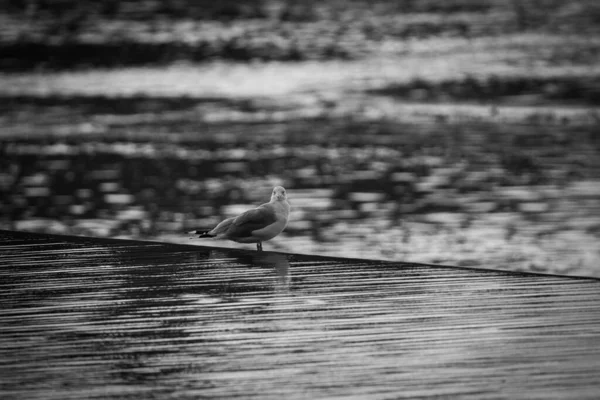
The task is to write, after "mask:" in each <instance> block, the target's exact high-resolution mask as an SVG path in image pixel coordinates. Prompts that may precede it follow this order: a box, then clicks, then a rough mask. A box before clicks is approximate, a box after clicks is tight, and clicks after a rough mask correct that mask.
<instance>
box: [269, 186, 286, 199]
mask: <svg viewBox="0 0 600 400" xmlns="http://www.w3.org/2000/svg"><path fill="white" fill-rule="evenodd" d="M283 200H287V193H286V192H285V189H284V188H283V187H282V186H275V187H274V188H273V194H272V195H271V201H283Z"/></svg>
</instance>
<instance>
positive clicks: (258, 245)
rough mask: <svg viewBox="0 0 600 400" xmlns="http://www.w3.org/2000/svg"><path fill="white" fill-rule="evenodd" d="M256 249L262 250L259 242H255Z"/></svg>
mask: <svg viewBox="0 0 600 400" xmlns="http://www.w3.org/2000/svg"><path fill="white" fill-rule="evenodd" d="M256 251H263V249H262V243H261V242H258V243H256Z"/></svg>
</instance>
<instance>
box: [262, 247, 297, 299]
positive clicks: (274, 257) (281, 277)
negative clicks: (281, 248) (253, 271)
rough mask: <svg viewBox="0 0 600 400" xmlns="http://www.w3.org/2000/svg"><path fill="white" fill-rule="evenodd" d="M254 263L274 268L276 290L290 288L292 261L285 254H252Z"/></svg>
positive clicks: (286, 290) (280, 290)
mask: <svg viewBox="0 0 600 400" xmlns="http://www.w3.org/2000/svg"><path fill="white" fill-rule="evenodd" d="M252 263H253V264H254V265H259V266H262V267H267V268H271V269H273V271H274V272H275V279H274V286H275V291H276V292H288V291H289V290H290V282H291V277H290V262H289V260H288V258H287V256H286V255H285V254H281V253H271V252H262V253H255V254H253V255H252Z"/></svg>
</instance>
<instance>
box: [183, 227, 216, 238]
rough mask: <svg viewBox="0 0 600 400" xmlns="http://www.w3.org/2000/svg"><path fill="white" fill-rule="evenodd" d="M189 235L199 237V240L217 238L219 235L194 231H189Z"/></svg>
mask: <svg viewBox="0 0 600 400" xmlns="http://www.w3.org/2000/svg"><path fill="white" fill-rule="evenodd" d="M188 234H190V235H198V237H199V238H212V237H215V236H217V235H213V234H211V233H210V231H202V230H199V229H197V230H193V231H189V232H188Z"/></svg>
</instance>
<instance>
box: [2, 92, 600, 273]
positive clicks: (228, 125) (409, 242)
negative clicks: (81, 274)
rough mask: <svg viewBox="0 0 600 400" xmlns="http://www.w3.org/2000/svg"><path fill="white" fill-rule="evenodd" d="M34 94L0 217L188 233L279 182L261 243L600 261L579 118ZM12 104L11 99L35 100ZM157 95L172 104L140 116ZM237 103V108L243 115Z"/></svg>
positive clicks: (422, 256) (519, 260) (595, 177)
mask: <svg viewBox="0 0 600 400" xmlns="http://www.w3.org/2000/svg"><path fill="white" fill-rule="evenodd" d="M45 101H48V102H50V104H44V105H43V107H41V108H40V111H39V112H40V115H41V116H40V117H39V119H34V120H32V122H31V123H28V122H27V120H26V119H25V117H24V116H22V115H21V114H19V113H18V112H16V111H15V112H12V111H11V112H12V114H10V113H9V114H8V116H5V117H4V120H3V124H4V126H5V127H7V129H9V130H11V131H15V132H17V131H22V132H23V135H22V136H14V137H12V138H11V139H6V140H1V141H0V159H1V161H0V163H1V165H2V170H1V172H0V193H1V195H2V201H3V207H2V210H1V212H0V226H1V227H4V228H10V229H18V230H32V231H43V232H56V233H71V234H82V235H93V236H120V237H131V238H149V239H157V240H163V241H164V240H166V241H175V242H186V243H190V242H189V239H188V237H187V236H185V235H184V232H186V231H187V230H190V229H192V228H194V229H195V228H210V227H212V226H213V225H214V224H216V223H217V222H218V221H219V220H220V219H222V218H224V217H227V216H231V215H234V214H236V213H238V212H241V211H243V210H245V209H247V208H249V207H252V206H254V205H257V204H260V203H262V202H265V201H267V200H268V198H269V193H270V191H271V188H272V186H274V185H278V184H282V185H284V186H285V187H286V188H287V189H288V192H289V194H290V199H291V202H292V206H293V212H292V215H291V222H290V224H289V226H288V228H287V229H286V231H285V232H284V234H283V235H281V236H280V237H278V238H276V239H274V240H273V241H271V242H269V243H267V244H266V246H267V248H270V249H275V250H281V251H286V252H295V253H313V254H328V255H344V256H353V257H361V258H375V259H393V260H402V261H417V262H429V263H444V264H454V265H462V266H481V267H488V268H504V269H511V270H531V271H547V272H555V273H563V274H574V275H599V274H600V270H599V269H598V265H600V249H599V248H598V246H597V242H598V239H599V238H598V236H599V235H600V179H599V176H600V173H599V171H600V165H599V162H598V160H600V157H598V155H599V150H598V135H597V132H596V127H595V126H594V125H593V124H591V125H590V124H589V123H588V122H585V123H583V124H579V125H578V124H577V120H574V121H570V122H569V121H567V122H565V121H560V120H558V121H557V120H550V121H541V122H540V121H538V122H537V123H536V124H531V123H530V124H522V123H517V122H515V121H513V122H510V123H509V122H507V123H504V124H499V123H497V122H493V121H492V122H489V121H488V122H486V121H477V120H474V121H466V122H464V121H463V122H461V121H460V120H457V121H452V120H446V119H439V118H433V117H432V118H430V119H427V118H426V117H424V116H422V115H421V116H420V117H419V115H420V114H418V113H417V114H418V115H417V117H419V118H420V120H418V121H412V120H410V118H408V117H407V118H408V120H409V121H408V122H406V121H404V120H399V121H393V120H383V121H381V120H377V121H369V120H368V119H360V118H357V119H355V120H350V119H348V118H333V117H326V116H325V117H314V118H312V117H311V118H301V119H294V118H291V117H289V116H288V117H289V118H291V119H289V118H288V117H286V118H288V119H286V120H285V121H283V122H277V121H276V120H277V118H275V116H276V114H268V115H270V117H269V118H270V120H268V121H262V122H261V121H260V120H258V121H254V122H251V121H250V120H249V121H245V122H243V123H242V122H240V123H232V122H230V121H229V120H230V119H231V118H230V117H231V115H229V114H227V115H229V117H227V118H225V119H219V118H220V117H219V118H216V117H215V118H216V119H215V121H216V122H212V123H207V122H206V121H207V120H211V118H213V117H210V118H209V116H212V115H213V114H214V112H216V114H214V115H217V116H218V115H221V114H223V112H224V111H223V109H224V105H223V103H221V102H219V101H215V102H213V103H211V102H210V101H205V100H204V101H196V102H194V101H192V100H165V99H162V100H161V99H154V100H152V99H145V100H142V99H134V100H118V99H108V98H102V99H87V100H86V99H80V100H79V102H75V100H69V99H67V100H64V101H66V102H67V104H66V106H65V105H60V104H61V103H60V101H58V100H45ZM57 101H58V103H59V104H58V105H54V106H53V104H55V102H57ZM86 102H88V103H89V104H88V103H86ZM130 103H131V104H130ZM188 103H189V104H188ZM27 104H29V103H26V106H24V105H20V106H19V108H15V110H25V111H22V112H24V113H25V114H24V115H25V116H26V115H31V113H34V112H36V110H37V108H35V107H38V106H35V105H27ZM140 104H141V105H140ZM142 106H143V107H145V108H144V110H146V111H148V112H145V113H140V110H139V108H140V107H142ZM28 107H29V108H28ZM65 107H66V108H65ZM78 107H79V108H78ZM128 107H132V109H131V110H129V108H128ZM160 107H162V108H172V110H171V111H170V112H166V111H164V110H163V112H162V114H160V115H159V116H156V115H155V114H153V113H152V110H155V109H158V108H160ZM190 107H191V108H190ZM235 107H238V108H239V107H242V106H241V105H238V106H235ZM244 107H250V106H249V105H246V106H244ZM181 108H183V110H182V109H181ZM238 108H236V110H237V111H235V113H237V114H235V115H237V117H236V118H238V119H239V118H241V117H240V115H246V114H248V113H246V114H244V112H246V111H243V112H242V111H239V110H238ZM115 109H116V110H119V113H118V114H114V112H115V111H111V110H115ZM215 110H217V111H215ZM242 110H243V107H242ZM405 111H406V110H405ZM231 112H234V111H231ZM240 112H241V114H240ZM419 112H420V111H419ZM211 113H213V114H211ZM257 113H258V114H260V112H258V111H252V112H250V113H249V114H248V115H249V117H248V118H250V117H252V118H255V117H256V114H257ZM265 115H267V114H265ZM69 118H70V119H69ZM232 118H233V117H232ZM233 119H235V118H233ZM11 121H12V122H11ZM44 121H46V125H40V124H41V123H43V122H44ZM228 121H229V122H228ZM411 121H412V122H411ZM194 243H195V242H194ZM215 244H216V245H219V246H235V247H242V248H249V247H252V246H251V245H238V244H233V243H219V242H216V243H215Z"/></svg>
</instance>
